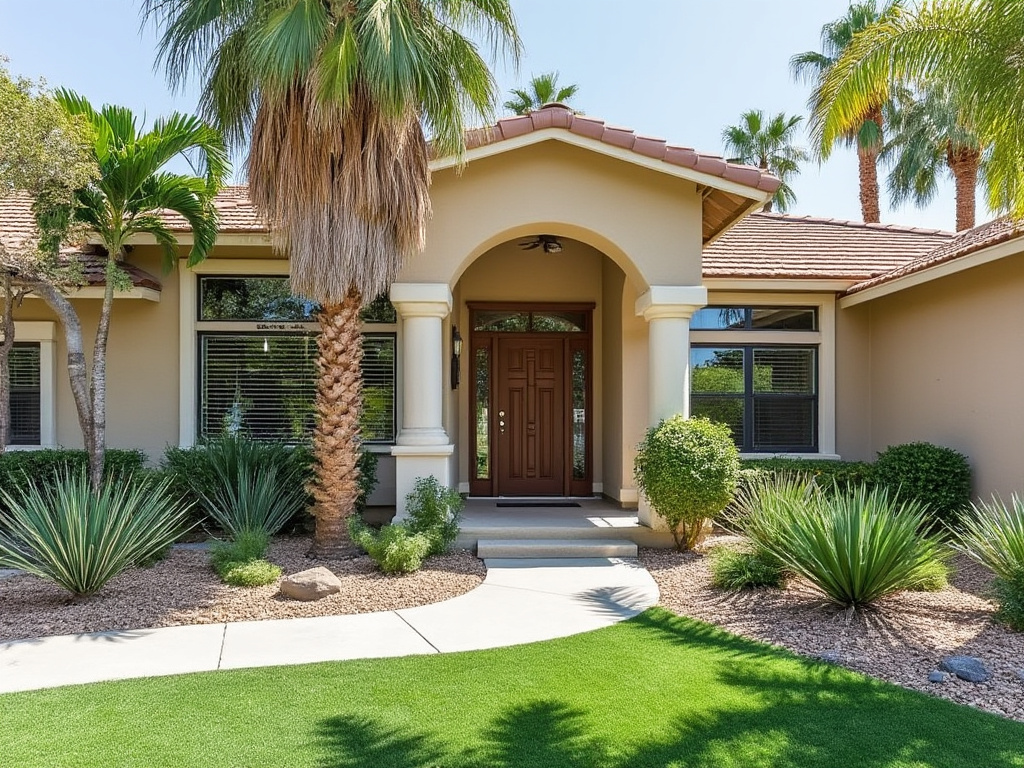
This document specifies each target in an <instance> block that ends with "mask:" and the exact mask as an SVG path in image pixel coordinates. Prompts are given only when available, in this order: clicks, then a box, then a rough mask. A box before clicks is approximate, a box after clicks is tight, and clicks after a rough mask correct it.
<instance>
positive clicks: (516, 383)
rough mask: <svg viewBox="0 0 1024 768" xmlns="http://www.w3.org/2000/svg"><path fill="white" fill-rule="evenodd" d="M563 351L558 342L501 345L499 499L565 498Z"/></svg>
mask: <svg viewBox="0 0 1024 768" xmlns="http://www.w3.org/2000/svg"><path fill="white" fill-rule="evenodd" d="M564 346H565V344H564V342H563V340H562V339H560V338H557V339H552V338H521V337H520V338H499V339H498V344H497V347H498V360H497V362H498V371H497V379H496V382H495V383H496V388H495V396H496V400H497V402H496V406H497V408H496V409H495V418H496V422H495V427H496V429H495V430H494V433H495V435H496V437H497V440H496V441H495V442H496V444H495V459H496V466H495V470H496V472H495V480H496V482H497V488H496V493H497V494H498V495H501V496H549V495H551V496H557V495H561V494H563V493H565V492H566V488H565V446H564V437H565V371H564ZM502 414H504V415H502Z"/></svg>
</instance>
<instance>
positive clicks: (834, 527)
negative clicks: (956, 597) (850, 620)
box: [741, 484, 947, 608]
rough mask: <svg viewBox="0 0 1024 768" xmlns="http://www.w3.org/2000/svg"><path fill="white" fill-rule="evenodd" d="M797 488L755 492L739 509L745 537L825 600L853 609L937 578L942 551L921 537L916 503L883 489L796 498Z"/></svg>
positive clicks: (814, 491) (813, 490)
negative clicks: (752, 499) (898, 498)
mask: <svg viewBox="0 0 1024 768" xmlns="http://www.w3.org/2000/svg"><path fill="white" fill-rule="evenodd" d="M798 487H799V486H798V484H792V485H790V486H784V487H782V488H780V489H779V490H778V491H777V492H770V491H768V492H763V493H761V494H760V495H759V496H758V500H757V502H756V503H753V504H751V505H749V506H747V507H746V508H745V509H744V510H743V517H742V518H741V519H742V524H743V527H744V533H746V534H747V536H748V537H749V538H750V539H751V540H752V541H753V542H754V545H755V547H757V548H759V549H764V550H766V551H768V552H770V553H771V554H773V555H774V556H775V557H777V558H778V559H779V560H780V561H781V562H782V564H783V566H784V567H785V568H786V569H787V570H790V571H792V572H793V573H796V574H798V575H800V576H803V577H804V578H806V579H807V580H808V581H810V582H811V583H812V584H813V585H814V586H815V587H817V588H818V589H819V590H820V591H821V592H822V593H823V594H824V595H825V597H826V598H828V599H829V600H831V601H833V602H835V603H838V604H840V605H843V606H846V607H849V608H859V607H862V606H866V605H870V604H871V603H873V602H875V601H876V600H879V599H881V598H883V597H885V596H886V595H889V594H892V593H893V592H898V591H900V590H903V589H913V588H917V587H920V586H922V585H924V584H928V583H929V581H933V580H934V579H935V576H936V573H937V572H938V570H939V567H941V564H942V563H943V561H944V560H945V558H946V556H947V552H946V550H945V549H944V547H943V546H942V545H941V543H940V542H939V541H937V540H936V539H934V538H932V537H929V536H927V535H925V534H923V533H921V531H920V529H921V526H922V523H923V522H924V519H925V513H924V509H923V507H922V506H921V505H920V504H917V503H916V502H906V503H902V504H901V503H899V502H897V501H896V500H895V499H893V498H892V497H891V496H890V495H889V493H888V491H887V490H886V489H884V488H875V489H872V490H870V491H869V490H867V489H866V488H863V487H861V488H856V489H854V490H853V491H850V492H848V493H835V494H830V493H823V492H822V491H821V490H820V489H818V488H817V487H815V486H814V485H807V486H806V491H807V493H806V496H805V497H803V498H801V497H799V496H798V495H796V493H795V491H796V489H797V488H798ZM937 564H938V565H937Z"/></svg>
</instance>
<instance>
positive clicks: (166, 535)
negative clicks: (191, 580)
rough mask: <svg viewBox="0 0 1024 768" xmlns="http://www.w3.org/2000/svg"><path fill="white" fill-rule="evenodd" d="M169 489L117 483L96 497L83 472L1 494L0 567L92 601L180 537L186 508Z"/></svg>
mask: <svg viewBox="0 0 1024 768" xmlns="http://www.w3.org/2000/svg"><path fill="white" fill-rule="evenodd" d="M167 487H168V484H167V482H166V481H164V482H160V483H153V482H150V481H147V480H143V479H139V478H136V477H132V476H122V477H119V478H117V479H115V480H110V479H108V480H107V481H105V482H104V483H103V484H102V485H101V486H100V488H99V489H98V491H95V492H94V491H93V489H92V487H91V485H90V481H89V476H88V474H87V473H86V472H85V471H84V470H83V471H79V472H71V471H62V472H61V473H60V474H59V475H58V478H57V480H56V482H54V483H52V484H46V485H35V484H32V483H28V484H26V486H25V487H24V489H19V491H18V492H17V493H13V494H12V493H9V492H8V491H6V490H0V497H2V499H3V506H2V507H0V565H5V566H8V567H11V568H20V569H22V570H23V571H27V572H28V573H31V574H34V575H36V576H39V577H40V578H43V579H47V580H48V581H52V582H54V583H55V584H57V585H58V586H60V587H63V588H64V589H66V590H68V591H69V592H72V593H74V594H75V595H78V596H86V595H91V594H93V593H94V592H96V591H97V590H99V589H100V588H101V587H103V585H104V584H106V583H107V582H108V581H110V580H111V579H112V578H114V577H115V576H117V575H118V574H120V573H121V572H122V571H124V570H125V569H127V568H129V567H130V566H132V565H135V564H136V563H140V562H144V561H146V560H148V559H150V558H153V557H154V556H156V555H157V554H158V553H159V552H160V551H161V550H163V549H165V548H166V547H168V546H169V545H170V544H171V543H172V542H173V541H174V540H175V539H176V538H177V537H178V536H179V535H180V534H181V533H182V531H183V529H184V527H185V526H184V521H185V518H186V516H187V514H188V508H187V507H186V506H184V505H182V504H180V503H179V502H178V500H176V499H173V498H171V497H170V496H169V494H168V492H167Z"/></svg>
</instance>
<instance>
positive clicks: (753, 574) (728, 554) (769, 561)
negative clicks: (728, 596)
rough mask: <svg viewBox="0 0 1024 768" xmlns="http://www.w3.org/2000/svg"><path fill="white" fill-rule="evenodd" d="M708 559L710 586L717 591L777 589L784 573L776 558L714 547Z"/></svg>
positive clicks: (782, 581)
mask: <svg viewBox="0 0 1024 768" xmlns="http://www.w3.org/2000/svg"><path fill="white" fill-rule="evenodd" d="M709 557H710V559H711V584H712V586H715V587H718V588H719V589H736V590H738V589H753V588H756V587H781V586H783V585H784V584H785V583H786V571H785V569H784V568H783V567H782V564H781V563H780V562H779V561H778V559H777V558H775V557H773V556H772V555H770V554H768V553H767V552H762V551H757V550H755V551H746V550H741V549H736V548H735V547H726V546H721V547H715V548H714V549H712V550H711V553H710V555H709Z"/></svg>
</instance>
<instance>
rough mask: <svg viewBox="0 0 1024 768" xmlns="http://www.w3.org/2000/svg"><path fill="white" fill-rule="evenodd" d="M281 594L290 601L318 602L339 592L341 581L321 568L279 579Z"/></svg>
mask: <svg viewBox="0 0 1024 768" xmlns="http://www.w3.org/2000/svg"><path fill="white" fill-rule="evenodd" d="M280 589H281V594H282V595H284V596H285V597H290V598H291V599H292V600H307V601H308V600H319V599H320V598H323V597H327V596H328V595H333V594H336V593H337V592H341V579H339V578H338V577H337V576H335V575H334V574H333V573H331V572H330V571H329V570H327V569H326V568H324V567H323V566H319V565H318V566H317V567H316V568H310V569H309V570H306V571H301V572H299V573H296V574H293V575H291V576H285V577H284V578H283V579H281V587H280Z"/></svg>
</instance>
